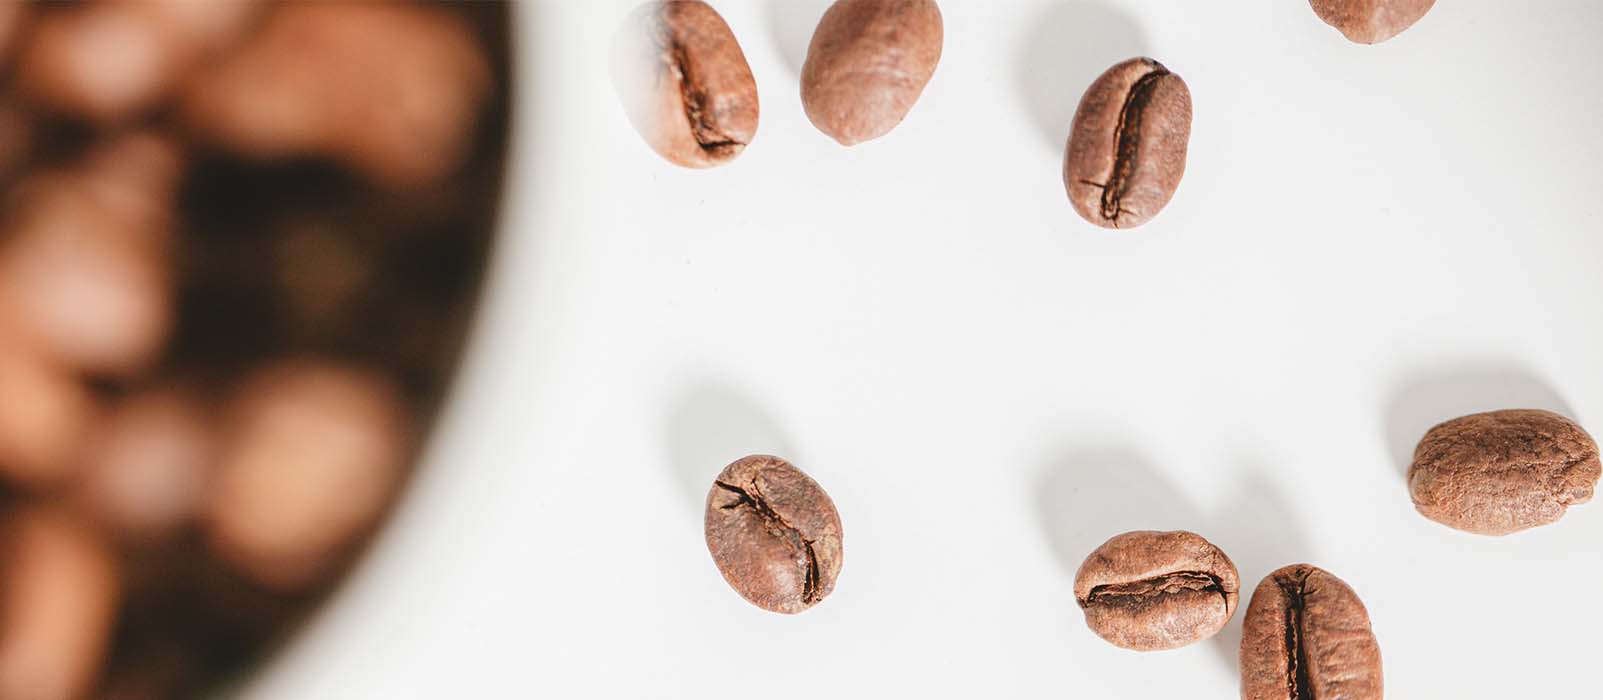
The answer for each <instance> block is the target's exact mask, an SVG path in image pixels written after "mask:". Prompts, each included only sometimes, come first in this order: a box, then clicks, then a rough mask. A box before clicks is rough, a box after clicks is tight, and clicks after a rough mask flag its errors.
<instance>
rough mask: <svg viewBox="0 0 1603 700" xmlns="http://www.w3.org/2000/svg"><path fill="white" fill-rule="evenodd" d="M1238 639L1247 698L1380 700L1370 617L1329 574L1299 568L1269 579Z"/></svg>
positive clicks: (1256, 594) (1250, 608)
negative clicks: (1239, 639) (1239, 640)
mask: <svg viewBox="0 0 1603 700" xmlns="http://www.w3.org/2000/svg"><path fill="white" fill-rule="evenodd" d="M1241 634H1242V636H1241V697H1242V700H1381V697H1382V687H1381V686H1382V684H1381V669H1380V647H1379V646H1378V645H1376V644H1375V635H1374V633H1373V632H1371V631H1370V628H1369V611H1368V610H1366V609H1364V604H1363V602H1362V601H1360V600H1358V594H1357V593H1354V592H1353V589H1351V588H1349V587H1348V586H1347V584H1346V583H1345V582H1344V581H1342V580H1341V579H1339V578H1336V576H1335V575H1334V574H1331V573H1330V572H1329V571H1325V570H1324V569H1320V568H1319V567H1316V566H1310V565H1308V564H1294V565H1292V566H1288V567H1285V568H1283V569H1280V570H1278V571H1275V572H1274V573H1272V574H1269V576H1268V577H1266V578H1264V580H1263V582H1262V583H1259V584H1258V589H1257V590H1256V591H1253V594H1252V602H1251V603H1248V604H1247V619H1246V621H1245V622H1244V623H1243V627H1242V633H1241Z"/></svg>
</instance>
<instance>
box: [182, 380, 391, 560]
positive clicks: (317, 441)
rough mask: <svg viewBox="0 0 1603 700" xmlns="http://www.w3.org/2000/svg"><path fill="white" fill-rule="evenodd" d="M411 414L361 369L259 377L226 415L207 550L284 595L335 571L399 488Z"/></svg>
mask: <svg viewBox="0 0 1603 700" xmlns="http://www.w3.org/2000/svg"><path fill="white" fill-rule="evenodd" d="M406 414H407V411H406V404H405V402H404V400H403V399H402V397H401V396H400V394H399V392H398V391H397V390H396V388H395V387H394V386H393V384H392V382H391V381H390V380H389V379H388V378H387V377H384V376H382V375H379V374H376V373H373V372H371V371H368V370H365V369H362V368H357V367H348V366H344V365H340V364H335V363H330V362H324V361H315V360H288V361H283V362H280V363H278V364H273V365H269V366H267V367H265V368H262V369H260V370H257V371H256V372H255V373H254V374H253V375H251V376H250V377H249V378H248V379H247V380H246V381H245V383H244V385H243V386H242V387H240V388H239V390H238V392H237V394H236V395H235V397H234V398H233V400H232V402H231V405H230V406H229V407H228V409H227V410H226V416H225V418H224V428H223V430H224V434H223V436H222V438H221V445H220V446H219V447H218V462H217V466H216V469H217V473H216V475H215V477H214V481H213V483H212V485H211V489H210V493H209V494H208V495H209V496H210V502H209V503H208V504H206V506H205V512H204V515H205V517H206V520H207V523H206V524H207V525H208V526H209V529H210V531H209V533H208V534H209V540H210V544H211V545H212V547H213V549H214V550H215V551H216V552H217V553H218V554H219V555H220V556H221V557H222V558H223V559H225V560H227V561H229V562H230V563H232V564H233V565H234V566H235V567H237V568H239V569H240V570H242V571H244V572H245V573H247V574H250V575H251V576H252V577H254V578H255V579H256V580H257V581H258V582H260V583H262V584H263V585H266V586H269V587H272V588H276V589H280V590H294V589H297V588H301V587H304V586H307V585H310V584H312V583H316V582H318V581H320V580H321V579H322V578H323V577H324V576H326V575H328V574H329V573H331V572H332V571H335V570H337V569H338V565H339V564H340V563H342V562H343V561H344V560H345V559H346V556H345V555H347V554H348V550H347V548H348V547H349V546H350V545H351V543H353V542H356V541H358V539H359V537H360V535H362V534H363V533H364V532H366V531H367V529H368V528H369V527H371V526H372V524H373V523H374V522H375V521H376V520H377V519H378V517H379V516H380V515H381V514H383V512H384V507H385V506H386V505H387V504H388V503H389V500H390V497H391V496H392V495H393V494H394V493H395V489H396V487H397V486H398V484H399V481H400V478H401V475H402V468H403V467H404V466H405V465H406V458H407V455H408V445H407V436H408V425H409V424H410V422H411V421H410V418H409V417H408V416H407V415H406Z"/></svg>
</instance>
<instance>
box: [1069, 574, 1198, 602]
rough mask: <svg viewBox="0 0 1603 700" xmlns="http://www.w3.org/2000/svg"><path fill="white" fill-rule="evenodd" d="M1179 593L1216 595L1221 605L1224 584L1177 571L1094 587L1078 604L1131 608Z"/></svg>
mask: <svg viewBox="0 0 1603 700" xmlns="http://www.w3.org/2000/svg"><path fill="white" fill-rule="evenodd" d="M1182 591H1212V592H1215V593H1218V594H1219V599H1220V601H1221V602H1225V600H1226V596H1225V591H1224V583H1223V582H1222V581H1220V580H1219V577H1217V576H1214V575H1213V574H1209V573H1206V572H1202V571H1176V572H1174V573H1170V574H1164V575H1162V576H1155V577H1152V578H1147V579H1141V580H1139V581H1129V582H1126V583H1107V584H1103V585H1100V586H1096V587H1095V588H1092V589H1091V592H1090V593H1089V594H1087V595H1086V597H1085V600H1083V601H1080V607H1082V608H1086V607H1090V606H1092V605H1094V604H1097V603H1110V604H1124V605H1130V604H1134V603H1137V602H1140V600H1141V599H1145V598H1156V597H1159V596H1166V595H1173V594H1175V593H1180V592H1182Z"/></svg>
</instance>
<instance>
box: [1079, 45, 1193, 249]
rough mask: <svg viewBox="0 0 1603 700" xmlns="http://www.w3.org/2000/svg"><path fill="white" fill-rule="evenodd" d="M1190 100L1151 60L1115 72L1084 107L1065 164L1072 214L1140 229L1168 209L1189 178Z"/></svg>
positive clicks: (1102, 223) (1099, 84) (1181, 82)
mask: <svg viewBox="0 0 1603 700" xmlns="http://www.w3.org/2000/svg"><path fill="white" fill-rule="evenodd" d="M1190 140H1191V92H1190V90H1188V89H1187V88H1186V82H1185V81H1184V80H1181V79H1180V76H1178V75H1175V74H1174V73H1170V72H1169V69H1167V68H1165V67H1163V64H1161V63H1158V62H1157V61H1154V60H1152V59H1150V58H1132V59H1130V60H1128V61H1125V62H1123V63H1120V64H1119V65H1116V66H1114V67H1112V68H1109V69H1108V71H1107V72H1106V73H1103V74H1102V77H1100V78H1097V79H1096V82H1094V83H1092V84H1091V87H1090V89H1088V90H1086V91H1085V96H1084V97H1083V98H1081V99H1080V107H1079V109H1078V110H1077V111H1076V112H1075V113H1074V126H1073V130H1072V131H1071V132H1070V134H1069V145H1068V152H1067V154H1066V155H1065V156H1064V159H1063V184H1064V186H1065V187H1066V188H1067V189H1068V193H1069V201H1070V202H1071V203H1072V204H1073V205H1074V210H1075V211H1077V212H1079V213H1080V216H1083V217H1085V220H1086V221H1089V222H1091V223H1093V224H1096V225H1098V226H1101V227H1103V228H1135V227H1137V226H1140V225H1141V224H1144V223H1146V222H1147V221H1148V220H1150V219H1151V218H1152V217H1154V216H1157V215H1158V212H1159V211H1161V210H1162V209H1163V207H1164V206H1165V205H1167V204H1168V203H1169V199H1170V198H1171V197H1173V196H1174V192H1175V190H1176V189H1177V188H1179V187H1180V178H1181V177H1183V176H1184V175H1185V173H1186V148H1187V146H1188V145H1189V143H1190Z"/></svg>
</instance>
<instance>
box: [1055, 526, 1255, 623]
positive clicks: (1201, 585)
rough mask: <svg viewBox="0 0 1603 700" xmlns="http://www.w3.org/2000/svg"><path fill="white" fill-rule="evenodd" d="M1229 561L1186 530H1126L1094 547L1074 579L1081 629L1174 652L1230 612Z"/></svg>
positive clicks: (1236, 584)
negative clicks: (1082, 621) (1083, 626)
mask: <svg viewBox="0 0 1603 700" xmlns="http://www.w3.org/2000/svg"><path fill="white" fill-rule="evenodd" d="M1240 588H1241V579H1240V577H1239V576H1238V575H1237V574H1236V565H1235V564H1233V563H1231V561H1230V557H1227V556H1225V554H1224V552H1221V551H1219V548H1218V547H1215V546H1213V544H1211V543H1209V542H1208V541H1207V540H1205V539H1203V538H1201V537H1200V536H1198V535H1195V534H1193V533H1190V532H1183V531H1176V532H1152V531H1138V532H1127V533H1124V534H1122V535H1119V536H1117V537H1114V538H1113V539H1111V540H1108V541H1107V542H1106V543H1104V544H1103V545H1102V546H1101V547H1097V549H1096V551H1094V552H1092V553H1091V556H1089V557H1086V559H1085V563H1083V564H1081V565H1080V571H1079V573H1077V574H1075V576H1074V598H1075V600H1076V601H1078V602H1079V604H1080V608H1082V609H1083V610H1085V624H1086V625H1087V626H1089V627H1090V628H1091V631H1093V632H1096V633H1097V636H1099V637H1102V638H1103V639H1106V640H1108V641H1109V642H1111V643H1113V644H1114V645H1115V646H1119V647H1123V648H1125V649H1134V650H1136V651H1160V650H1163V649H1177V648H1179V647H1183V646H1185V645H1187V644H1190V643H1192V642H1195V641H1198V640H1201V639H1206V638H1208V637H1211V636H1213V635H1214V633H1216V632H1218V631H1219V629H1220V628H1222V627H1224V626H1225V623H1226V622H1229V621H1230V616H1231V615H1233V614H1235V612H1236V601H1237V594H1238V592H1239V591H1240Z"/></svg>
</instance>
